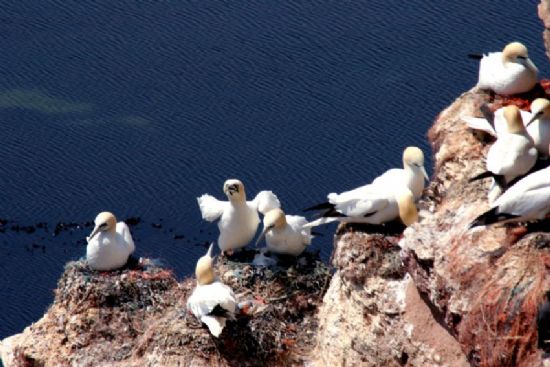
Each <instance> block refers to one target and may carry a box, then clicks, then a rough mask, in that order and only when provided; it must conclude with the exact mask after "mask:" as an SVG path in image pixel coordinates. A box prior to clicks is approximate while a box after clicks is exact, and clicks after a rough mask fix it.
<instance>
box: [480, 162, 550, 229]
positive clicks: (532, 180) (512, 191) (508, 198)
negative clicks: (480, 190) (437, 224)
mask: <svg viewBox="0 0 550 367" xmlns="http://www.w3.org/2000/svg"><path fill="white" fill-rule="evenodd" d="M548 213H550V167H546V168H544V169H542V170H539V171H536V172H533V173H531V174H530V175H528V176H525V177H524V178H522V179H521V180H519V181H518V182H516V183H515V184H514V185H512V186H511V187H510V188H509V189H508V190H506V192H504V194H502V196H500V197H499V198H498V199H497V200H496V201H495V202H494V203H493V204H492V205H491V209H490V210H488V211H486V212H485V213H483V214H481V215H480V216H478V217H477V218H476V219H475V220H474V221H473V222H472V223H471V224H470V227H469V228H473V227H476V226H484V225H490V224H494V223H499V222H500V223H505V222H512V221H524V220H534V219H544V218H545V216H546V215H547V214H548Z"/></svg>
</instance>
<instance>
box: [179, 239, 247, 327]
mask: <svg viewBox="0 0 550 367" xmlns="http://www.w3.org/2000/svg"><path fill="white" fill-rule="evenodd" d="M213 249H214V243H212V244H211V245H210V247H209V249H208V252H207V253H206V255H204V256H202V257H201V258H200V259H199V260H198V261H197V266H196V268H195V276H196V277H197V286H196V287H195V289H194V290H193V293H192V294H191V296H189V298H188V299H187V309H188V310H189V311H191V313H193V315H195V317H196V318H197V319H198V320H200V321H201V322H203V323H204V324H206V326H207V327H208V330H210V333H211V334H212V335H213V336H215V337H216V338H217V337H219V336H220V334H221V333H222V331H223V328H224V327H225V323H226V320H227V319H231V320H232V319H234V318H235V313H236V312H237V301H236V300H235V295H234V294H233V290H231V288H229V287H228V286H227V285H225V284H223V283H222V282H220V281H219V280H218V279H217V278H216V275H215V273H214V259H213V257H212V252H213Z"/></svg>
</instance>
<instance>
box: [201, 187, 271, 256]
mask: <svg viewBox="0 0 550 367" xmlns="http://www.w3.org/2000/svg"><path fill="white" fill-rule="evenodd" d="M223 192H224V193H225V194H226V195H227V198H228V199H229V201H220V200H218V199H216V198H214V197H213V196H211V195H208V194H204V195H202V196H201V197H199V198H197V201H198V203H199V208H200V210H201V214H202V218H203V219H204V220H207V221H208V222H213V221H215V220H217V219H219V222H218V228H219V230H220V235H219V237H218V246H219V247H220V249H221V251H222V252H228V253H231V252H233V250H234V249H238V248H241V247H244V246H246V245H247V244H248V243H250V241H252V239H253V238H254V235H255V234H256V230H257V229H258V224H259V223H260V217H259V216H258V212H260V213H262V214H265V213H267V212H268V211H269V210H271V209H275V208H279V207H280V206H281V204H280V203H279V199H278V198H277V196H276V195H275V194H274V193H273V192H271V191H261V192H259V193H258V195H256V197H255V198H254V200H252V201H246V193H245V190H244V185H243V183H242V182H241V181H239V180H235V179H230V180H227V181H225V183H224V185H223Z"/></svg>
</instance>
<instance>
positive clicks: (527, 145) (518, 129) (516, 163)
mask: <svg viewBox="0 0 550 367" xmlns="http://www.w3.org/2000/svg"><path fill="white" fill-rule="evenodd" d="M503 115H504V118H505V119H506V128H507V132H505V133H502V134H500V135H499V136H498V137H497V140H496V142H495V143H494V144H493V145H492V146H491V148H489V152H488V154H487V163H486V168H487V171H485V172H483V173H482V174H480V175H477V176H475V177H473V178H472V179H470V181H475V180H478V179H482V178H486V177H492V178H493V180H494V184H497V186H495V185H493V187H492V188H491V189H490V191H489V202H492V201H493V200H494V199H495V198H496V197H497V196H498V195H500V190H502V189H504V188H505V187H506V185H507V184H509V183H510V182H511V181H512V180H513V179H515V178H516V177H519V176H522V175H524V174H526V173H527V172H529V170H530V169H531V168H533V166H534V165H535V163H536V161H537V149H536V148H535V147H534V145H533V140H532V139H531V138H530V137H529V135H528V134H527V131H526V130H525V126H524V125H523V122H522V120H521V115H520V112H519V109H518V108H517V107H516V106H514V105H510V106H506V107H504V111H503Z"/></svg>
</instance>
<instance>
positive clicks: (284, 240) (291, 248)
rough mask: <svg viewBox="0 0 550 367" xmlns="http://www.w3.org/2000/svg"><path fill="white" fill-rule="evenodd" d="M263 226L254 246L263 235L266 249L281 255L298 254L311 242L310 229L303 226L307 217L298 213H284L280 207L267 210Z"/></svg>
mask: <svg viewBox="0 0 550 367" xmlns="http://www.w3.org/2000/svg"><path fill="white" fill-rule="evenodd" d="M263 224H264V228H263V230H262V232H261V234H260V236H259V237H258V240H257V241H256V246H257V245H258V244H259V243H260V242H261V241H262V239H263V238H264V237H265V242H266V244H267V249H268V250H269V251H271V252H273V253H276V254H281V255H292V256H298V255H300V254H301V253H302V252H303V251H304V250H305V248H306V247H307V246H308V245H309V244H310V243H311V239H312V237H313V236H312V235H311V229H310V228H306V227H304V226H305V225H306V224H307V219H306V218H304V217H301V216H299V215H285V213H284V212H283V211H282V210H281V209H278V208H277V209H272V210H270V211H268V212H267V213H266V214H265V216H264V219H263Z"/></svg>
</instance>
